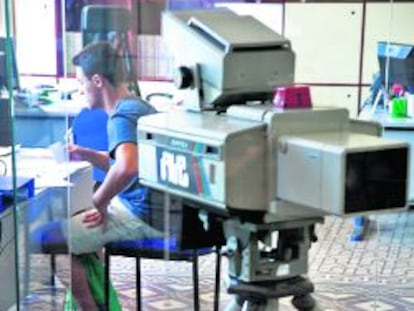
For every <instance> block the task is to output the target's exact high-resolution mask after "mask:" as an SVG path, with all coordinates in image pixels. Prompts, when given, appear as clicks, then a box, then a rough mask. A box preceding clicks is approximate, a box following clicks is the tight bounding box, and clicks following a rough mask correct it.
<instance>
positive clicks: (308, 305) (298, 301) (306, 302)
mask: <svg viewBox="0 0 414 311" xmlns="http://www.w3.org/2000/svg"><path fill="white" fill-rule="evenodd" d="M292 305H293V306H294V307H295V308H296V309H298V310H299V311H312V310H314V308H315V307H316V300H315V299H314V298H313V297H312V295H311V294H306V295H302V296H295V297H293V299H292Z"/></svg>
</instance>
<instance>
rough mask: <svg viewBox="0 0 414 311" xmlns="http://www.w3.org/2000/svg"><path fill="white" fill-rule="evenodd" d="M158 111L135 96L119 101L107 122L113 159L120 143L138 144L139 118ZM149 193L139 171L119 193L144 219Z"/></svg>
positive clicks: (146, 212) (110, 153)
mask: <svg viewBox="0 0 414 311" xmlns="http://www.w3.org/2000/svg"><path fill="white" fill-rule="evenodd" d="M156 112H157V111H156V110H155V109H154V107H152V106H151V105H150V104H148V103H147V102H145V101H143V100H142V99H140V98H138V97H135V96H129V97H125V98H123V99H121V100H119V101H118V103H117V104H116V106H115V109H114V111H113V112H112V114H111V115H109V119H108V123H107V127H108V151H109V155H110V157H111V159H112V160H114V157H115V150H116V148H117V147H118V146H119V145H120V144H122V143H134V144H137V122H138V119H139V118H140V117H142V116H145V115H148V114H153V113H156ZM112 160H111V161H112ZM149 195H150V191H149V189H148V188H146V187H142V186H140V185H139V179H138V172H137V176H136V178H135V179H134V180H132V182H131V183H130V184H129V185H128V186H127V187H125V189H124V190H123V191H122V192H120V193H119V194H118V196H119V197H120V199H121V200H122V201H123V202H126V204H127V207H128V208H129V209H130V210H131V211H132V212H133V213H134V214H135V215H137V216H138V217H140V218H142V219H144V220H145V219H146V218H147V216H148V214H149V213H148V212H149V208H150V204H149V203H150V202H149Z"/></svg>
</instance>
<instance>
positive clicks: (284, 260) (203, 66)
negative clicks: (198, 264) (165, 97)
mask: <svg viewBox="0 0 414 311" xmlns="http://www.w3.org/2000/svg"><path fill="white" fill-rule="evenodd" d="M162 35H163V38H164V40H165V42H166V44H167V46H168V47H169V50H170V51H171V52H172V53H173V56H174V60H175V62H176V63H177V64H180V66H179V67H178V69H177V76H176V77H175V79H174V81H175V84H176V86H177V94H178V96H180V98H181V99H182V103H183V106H184V108H185V109H183V110H179V111H178V110H174V111H171V112H164V113H158V114H155V115H150V116H145V117H142V118H140V119H139V121H138V127H137V133H138V145H139V153H140V161H139V172H140V180H141V183H142V184H144V185H146V186H148V187H150V188H155V189H159V190H162V191H165V192H166V193H168V194H170V195H172V196H176V197H179V198H182V199H183V200H186V201H188V202H195V203H196V205H198V206H199V207H201V209H202V210H207V211H208V216H209V217H215V216H214V215H216V214H217V215H226V216H225V217H224V218H223V222H222V225H223V232H224V237H225V240H226V250H227V255H228V258H229V274H230V277H231V279H233V280H236V282H234V284H233V285H230V286H229V288H228V291H229V292H230V293H234V294H237V295H238V296H239V297H242V298H243V300H244V310H272V311H275V310H278V300H279V298H281V297H285V296H293V300H292V304H293V305H294V306H295V307H296V308H297V309H298V310H313V309H314V307H316V302H315V301H314V299H313V298H312V297H311V293H312V292H313V290H314V287H313V284H312V283H311V282H310V280H309V279H307V278H306V277H305V275H306V273H307V271H308V250H309V248H310V246H311V244H312V243H313V242H315V241H316V236H315V230H314V229H315V225H316V224H318V223H323V220H324V216H326V215H340V216H347V215H364V214H371V213H377V212H389V211H397V210H402V209H404V208H405V207H406V204H407V203H406V202H407V184H408V175H407V172H408V153H409V147H408V144H407V143H405V142H399V141H393V140H386V139H383V138H380V137H379V135H378V133H379V132H380V128H379V126H378V125H377V124H374V123H368V122H363V121H355V120H351V119H350V118H349V115H348V111H347V110H346V109H342V108H335V107H331V108H329V107H313V108H300V109H277V108H275V107H274V106H273V105H272V104H269V103H268V102H269V100H270V99H271V96H272V92H273V90H274V89H275V87H277V86H285V85H292V84H293V83H294V64H295V55H294V52H293V51H292V48H291V44H290V42H289V40H287V39H286V38H284V37H282V36H280V35H278V34H277V33H275V32H273V31H272V30H271V29H269V28H267V27H266V26H264V25H263V24H261V23H260V22H259V21H257V20H256V19H254V18H253V17H251V16H240V15H237V14H236V13H233V12H231V11H230V10H228V9H214V10H193V11H176V12H164V13H163V14H162Z"/></svg>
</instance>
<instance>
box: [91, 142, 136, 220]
mask: <svg viewBox="0 0 414 311" xmlns="http://www.w3.org/2000/svg"><path fill="white" fill-rule="evenodd" d="M115 159H116V160H115V163H114V164H113V165H112V166H111V167H110V168H109V170H108V172H107V174H106V176H105V179H104V181H103V183H102V184H101V186H100V187H99V188H98V190H97V191H96V192H95V193H94V196H93V202H94V205H95V207H96V208H97V209H98V210H99V211H101V212H103V213H105V211H106V208H107V206H108V205H109V203H110V201H111V199H112V198H113V197H114V196H116V195H117V194H118V193H119V192H121V191H122V190H123V189H124V188H125V187H126V186H127V185H128V184H129V183H130V182H131V181H132V180H133V179H134V178H136V176H137V174H138V148H137V145H136V144H134V143H122V144H120V145H119V146H117V148H116V150H115Z"/></svg>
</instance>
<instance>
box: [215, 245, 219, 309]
mask: <svg viewBox="0 0 414 311" xmlns="http://www.w3.org/2000/svg"><path fill="white" fill-rule="evenodd" d="M220 277H221V253H220V247H219V246H216V275H215V278H216V279H215V283H214V311H218V310H219V302H220Z"/></svg>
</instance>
